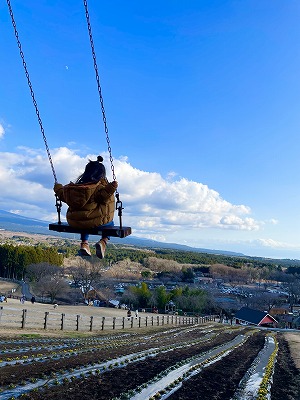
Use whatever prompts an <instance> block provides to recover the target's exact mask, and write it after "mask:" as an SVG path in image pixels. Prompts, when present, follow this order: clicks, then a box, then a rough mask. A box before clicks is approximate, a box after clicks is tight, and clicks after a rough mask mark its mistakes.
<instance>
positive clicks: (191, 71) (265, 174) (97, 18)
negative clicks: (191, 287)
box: [0, 0, 300, 258]
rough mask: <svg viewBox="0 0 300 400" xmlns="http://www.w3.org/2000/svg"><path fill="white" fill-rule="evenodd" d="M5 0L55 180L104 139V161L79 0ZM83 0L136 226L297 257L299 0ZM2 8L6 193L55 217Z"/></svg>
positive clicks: (34, 211) (0, 145)
mask: <svg viewBox="0 0 300 400" xmlns="http://www.w3.org/2000/svg"><path fill="white" fill-rule="evenodd" d="M11 4H12V7H13V10H14V14H15V20H16V23H17V28H18V31H19V36H20V40H21V42H22V47H23V51H24V54H25V58H26V62H27V65H28V70H29V73H30V77H31V81H32V84H33V88H34V91H35V94H36V99H37V102H38V106H39V109H40V114H41V117H42V121H43V125H44V129H45V134H46V137H47V141H48V145H49V148H50V152H51V155H52V158H53V162H54V167H55V170H56V173H57V177H58V181H60V182H62V183H68V182H69V181H70V180H74V179H75V178H76V176H77V175H79V174H80V172H81V170H82V169H83V167H84V165H85V163H86V161H87V159H88V158H94V157H96V155H97V154H102V155H104V157H105V163H106V165H107V169H108V171H109V158H108V153H107V145H106V140H105V134H104V130H103V124H102V117H101V113H100V107H99V99H98V93H97V87H96V81H95V76H94V70H93V64H92V58H91V52H90V48H89V41H88V34H87V28H86V22H85V16H84V9H83V4H82V2H81V1H79V0H78V1H77V0H72V1H71V0H66V1H64V2H62V1H56V0H51V1H50V0H48V1H47V0H40V1H38V2H37V1H33V0H27V1H26V2H25V4H24V2H23V1H21V0H11ZM89 11H90V18H91V23H92V29H93V34H94V42H95V48H96V54H97V61H98V66H99V72H100V79H101V86H102V92H103V97H104V104H105V110H106V115H107V122H108V128H109V135H110V140H111V147H112V153H113V158H114V164H115V172H116V175H117V179H118V181H119V184H120V187H119V189H120V196H121V200H123V203H124V206H125V210H124V217H123V218H124V222H125V224H126V225H131V226H132V228H133V232H134V235H135V236H141V237H147V238H153V239H156V240H160V241H166V242H176V243H183V244H187V245H191V246H196V247H205V248H211V249H223V250H231V251H239V252H243V253H245V254H248V255H254V256H266V257H278V258H283V257H287V258H300V216H299V214H300V213H299V212H300V190H299V184H298V179H299V178H298V175H299V163H300V161H299V145H300V143H299V142H300V139H299V138H300V135H299V130H300V113H299V106H300V47H299V39H300V28H299V17H300V4H299V2H298V1H294V0H291V1H285V2H283V1H276V0H274V1H272V2H271V3H270V1H267V0H260V1H254V0H252V1H250V0H243V1H221V0H219V1H201V0H197V1H196V0H194V1H193V0H190V1H186V2H184V1H182V0H181V1H178V0H172V1H171V0H166V1H163V2H161V1H156V0H152V1H151V2H140V1H130V2H123V1H119V0H116V1H114V2H98V1H96V0H89ZM0 18H1V21H0V22H1V39H0V52H1V61H0V74H1V77H2V79H1V84H0V93H1V96H0V183H1V187H2V190H1V193H0V208H1V209H4V210H7V211H12V212H16V213H19V214H21V215H25V216H28V217H34V218H39V219H44V220H52V219H53V218H54V219H55V209H54V207H53V204H54V200H53V197H52V196H53V193H52V187H53V176H52V172H51V169H50V164H49V162H48V160H47V154H46V151H45V147H44V142H43V140H42V135H41V133H40V130H39V126H38V123H37V118H36V116H35V112H34V108H33V105H32V101H31V97H30V94H29V90H28V87H27V83H26V79H25V75H24V71H23V69H22V64H21V60H20V57H19V54H18V49H17V45H16V41H15V38H14V35H13V29H12V26H11V21H10V17H9V13H8V8H7V5H6V2H1V3H0ZM109 178H111V177H110V176H109ZM64 211H65V209H64Z"/></svg>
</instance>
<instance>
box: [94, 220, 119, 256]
mask: <svg viewBox="0 0 300 400" xmlns="http://www.w3.org/2000/svg"><path fill="white" fill-rule="evenodd" d="M114 225H115V224H114V221H110V222H108V223H107V224H104V225H101V226H100V227H107V228H108V227H112V226H114ZM100 227H99V228H100ZM109 239H110V238H109V237H108V236H105V235H102V238H101V239H100V240H99V242H97V243H96V255H97V257H98V258H104V256H105V250H106V245H107V242H108V241H109Z"/></svg>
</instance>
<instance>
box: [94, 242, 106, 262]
mask: <svg viewBox="0 0 300 400" xmlns="http://www.w3.org/2000/svg"><path fill="white" fill-rule="evenodd" d="M105 250H106V242H105V240H103V239H101V240H99V242H97V243H96V256H97V257H98V258H104V256H105Z"/></svg>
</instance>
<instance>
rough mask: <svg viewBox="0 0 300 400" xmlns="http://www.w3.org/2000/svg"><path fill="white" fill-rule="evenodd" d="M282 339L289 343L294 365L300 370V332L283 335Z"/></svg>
mask: <svg viewBox="0 0 300 400" xmlns="http://www.w3.org/2000/svg"><path fill="white" fill-rule="evenodd" d="M284 337H285V338H286V340H287V341H288V343H289V347H290V351H291V355H292V357H293V360H294V362H295V365H296V367H297V368H298V369H299V370H300V332H299V333H298V332H291V333H285V334H284Z"/></svg>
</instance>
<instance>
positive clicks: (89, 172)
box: [76, 156, 106, 183]
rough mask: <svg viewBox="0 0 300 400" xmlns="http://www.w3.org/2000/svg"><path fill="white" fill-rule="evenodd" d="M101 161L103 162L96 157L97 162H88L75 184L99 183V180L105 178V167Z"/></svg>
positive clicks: (100, 158) (99, 157)
mask: <svg viewBox="0 0 300 400" xmlns="http://www.w3.org/2000/svg"><path fill="white" fill-rule="evenodd" d="M101 161H103V158H102V157H101V156H98V157H97V161H91V160H89V162H88V164H87V165H86V167H85V170H84V173H83V174H82V175H80V176H79V177H78V178H77V180H76V183H89V182H99V181H100V179H102V178H106V171H105V167H104V165H103V164H102V163H101Z"/></svg>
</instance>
